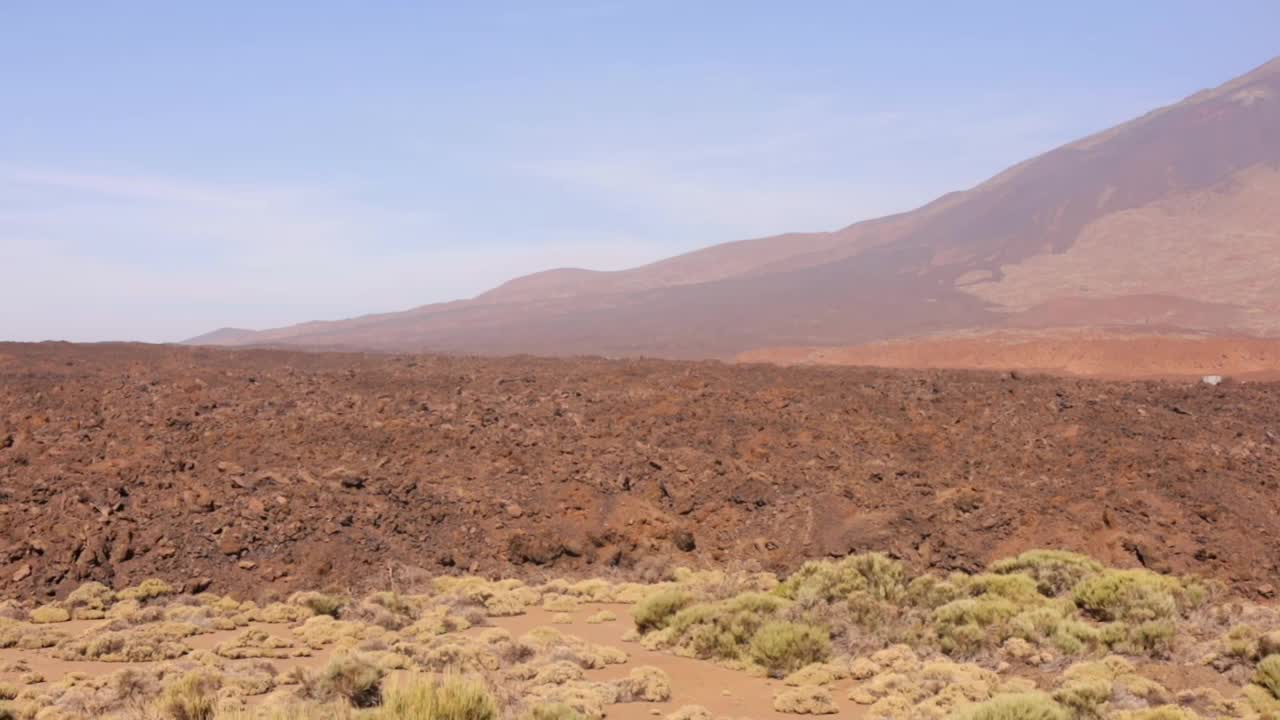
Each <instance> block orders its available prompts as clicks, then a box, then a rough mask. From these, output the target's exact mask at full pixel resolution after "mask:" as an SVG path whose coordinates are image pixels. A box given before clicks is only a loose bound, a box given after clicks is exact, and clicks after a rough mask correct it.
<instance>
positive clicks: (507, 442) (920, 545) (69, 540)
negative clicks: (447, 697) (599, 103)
mask: <svg viewBox="0 0 1280 720" xmlns="http://www.w3.org/2000/svg"><path fill="white" fill-rule="evenodd" d="M1278 490H1280V385H1275V384H1267V383H1227V384H1224V385H1221V386H1217V387H1210V386H1207V385H1204V384H1201V383H1198V382H1184V383H1161V382H1101V381H1093V380H1080V379H1062V378H1052V377H1039V376H1021V375H1017V374H1009V373H994V372H965V371H938V370H929V371H904V370H874V369H860V368H822V367H792V368H783V367H775V366H765V365H759V366H755V365H726V364H721V363H716V362H700V363H687V362H671V361H657V360H619V361H608V360H600V359H537V358H520V357H517V358H506V359H475V358H449V357H434V356H384V355H355V354H330V353H301V352H284V351H268V350H219V349H207V348H185V347H163V346H144V345H93V346H88V345H68V344H40V345H20V344H3V345H0V595H3V596H7V597H15V598H24V599H32V598H46V597H53V596H56V597H62V596H65V595H66V594H67V593H68V592H70V591H71V590H72V589H74V588H76V587H77V586H79V585H80V584H82V583H83V582H85V581H88V580H97V581H101V582H102V583H104V584H106V585H109V586H113V587H122V586H124V585H127V584H130V583H136V582H138V581H140V580H141V579H144V578H148V577H153V576H154V577H159V578H163V579H165V580H167V581H169V582H170V583H172V584H173V585H174V586H175V588H177V589H184V588H185V589H186V590H188V591H191V590H200V589H206V588H208V589H211V590H213V591H216V592H220V593H234V594H237V595H239V596H249V597H256V598H260V599H261V598H270V597H274V596H279V595H282V594H284V593H286V592H289V591H292V590H295V589H299V588H307V589H324V588H340V589H344V590H358V589H362V588H368V587H377V588H384V587H389V586H393V585H394V583H396V582H398V581H399V580H400V579H401V578H403V577H406V576H411V575H414V574H417V575H421V574H422V573H423V571H425V572H426V573H427V574H441V573H461V572H472V573H479V574H485V575H492V576H496V575H503V576H510V575H516V576H523V577H546V576H549V575H557V576H568V577H573V576H581V575H588V574H589V575H597V576H600V575H603V576H614V575H616V576H620V577H634V578H644V577H647V576H648V575H649V574H651V573H653V572H658V571H660V570H661V569H662V568H665V567H668V566H669V565H671V564H672V563H673V562H678V563H679V564H683V565H689V566H693V567H699V566H710V565H716V566H721V567H723V566H732V567H741V568H746V569H751V568H758V569H762V570H768V571H777V570H785V569H791V568H794V567H795V566H797V565H799V564H800V563H801V562H803V561H805V560H809V559H813V558H821V557H828V556H844V555H846V554H848V553H851V552H858V551H865V550H880V551H885V552H888V553H890V554H891V555H892V556H894V557H897V558H899V559H901V560H903V561H904V562H906V563H907V564H908V565H909V566H911V567H914V568H918V569H920V568H938V569H943V570H947V569H970V570H971V569H975V568H978V567H980V566H982V565H983V564H984V563H985V562H987V561H989V560H992V559H993V558H998V557H1004V556H1009V555H1012V554H1015V553H1016V552H1019V551H1021V550H1024V549H1027V548H1031V547H1059V548H1066V549H1072V550H1079V551H1086V552H1088V553H1090V554H1091V555H1093V556H1095V557H1097V558H1099V559H1101V560H1103V561H1105V562H1108V563H1111V564H1115V565H1118V566H1122V567H1130V566H1145V567H1147V568H1151V569H1155V570H1160V571H1172V572H1178V573H1182V572H1195V573H1197V574H1200V575H1203V576H1205V577H1209V578H1217V579H1220V580H1224V581H1226V582H1227V583H1229V584H1230V586H1231V588H1232V590H1233V592H1238V593H1240V594H1242V595H1249V596H1255V597H1260V598H1266V597H1271V596H1274V594H1275V593H1276V592H1277V588H1276V583H1277V580H1276V578H1277V577H1280V556H1277V554H1276V553H1275V548H1276V546H1277V543H1278V542H1280V512H1278V510H1280V505H1278V503H1280V492H1277V491H1278Z"/></svg>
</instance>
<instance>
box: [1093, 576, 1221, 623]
mask: <svg viewBox="0 0 1280 720" xmlns="http://www.w3.org/2000/svg"><path fill="white" fill-rule="evenodd" d="M1072 599H1074V600H1075V603H1076V605H1077V606H1079V607H1080V609H1081V610H1084V611H1085V612H1086V613H1088V614H1089V615H1091V616H1092V617H1094V618H1096V619H1098V620H1104V621H1117V620H1118V621H1123V622H1146V621H1148V620H1164V619H1167V618H1172V617H1173V616H1174V615H1176V614H1177V612H1178V611H1179V609H1180V607H1188V606H1192V605H1195V604H1197V603H1198V602H1199V601H1200V600H1202V599H1203V588H1201V587H1199V586H1196V585H1191V586H1185V585H1184V584H1183V583H1182V582H1181V581H1179V580H1178V579H1177V578H1173V577H1168V576H1165V575H1159V574H1156V573H1153V572H1151V571H1150V570H1107V571H1105V572H1103V573H1100V574H1098V575H1094V576H1093V577H1090V578H1087V579H1085V580H1084V581H1082V582H1081V583H1080V584H1078V585H1077V586H1076V587H1075V590H1074V591H1072Z"/></svg>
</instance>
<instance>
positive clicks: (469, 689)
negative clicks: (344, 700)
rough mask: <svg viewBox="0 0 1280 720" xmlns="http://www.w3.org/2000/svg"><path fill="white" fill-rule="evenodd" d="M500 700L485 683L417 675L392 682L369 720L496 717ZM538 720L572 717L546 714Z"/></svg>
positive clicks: (489, 719) (482, 719) (478, 719)
mask: <svg viewBox="0 0 1280 720" xmlns="http://www.w3.org/2000/svg"><path fill="white" fill-rule="evenodd" d="M498 716H499V708H498V702H497V700H495V699H494V697H493V694H492V693H490V692H489V690H488V688H486V687H485V686H484V685H483V684H482V683H480V682H477V681H475V680H470V679H466V678H461V677H456V676H451V677H446V678H445V679H444V680H443V681H441V682H436V681H434V680H430V679H424V678H417V679H413V680H409V681H403V682H400V683H395V684H393V685H392V686H391V687H390V688H388V690H387V693H386V698H385V702H384V703H383V704H382V706H381V707H379V708H378V709H377V710H376V711H374V712H373V713H372V714H370V715H368V716H367V717H368V718H369V720H497V718H498ZM537 720H570V718H569V716H545V717H538V718H537Z"/></svg>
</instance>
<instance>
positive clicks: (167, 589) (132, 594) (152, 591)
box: [116, 578, 174, 602]
mask: <svg viewBox="0 0 1280 720" xmlns="http://www.w3.org/2000/svg"><path fill="white" fill-rule="evenodd" d="M173 593H174V589H173V586H172V585H170V584H169V583H167V582H165V581H163V580H160V579H159V578H148V579H146V580H143V581H142V582H140V583H138V584H137V585H135V586H133V587H128V588H125V589H124V590H121V591H120V592H118V593H116V599H117V600H136V601H138V602H146V601H147V600H152V599H155V598H158V597H164V596H166V595H172V594H173Z"/></svg>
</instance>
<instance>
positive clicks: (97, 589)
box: [64, 582, 116, 620]
mask: <svg viewBox="0 0 1280 720" xmlns="http://www.w3.org/2000/svg"><path fill="white" fill-rule="evenodd" d="M115 599H116V594H115V592H113V591H112V590H111V588H109V587H107V586H106V585H103V584H102V583H100V582H87V583H85V584H83V585H81V586H80V587H78V588H76V589H75V590H72V591H71V593H70V594H69V595H67V599H66V601H65V603H64V604H65V605H66V607H67V608H68V609H70V610H71V613H72V615H73V616H74V617H76V618H77V619H85V620H97V619H98V618H101V617H103V616H105V615H106V611H107V608H109V607H110V606H111V603H113V602H115Z"/></svg>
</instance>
